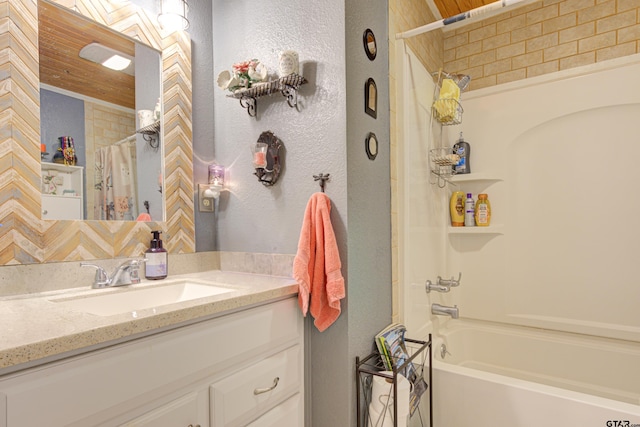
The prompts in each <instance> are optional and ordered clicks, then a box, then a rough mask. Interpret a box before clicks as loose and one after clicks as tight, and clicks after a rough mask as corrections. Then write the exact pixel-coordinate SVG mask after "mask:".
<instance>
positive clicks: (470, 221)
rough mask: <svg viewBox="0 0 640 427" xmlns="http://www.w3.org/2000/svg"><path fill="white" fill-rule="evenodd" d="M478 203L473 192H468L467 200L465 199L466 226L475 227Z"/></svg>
mask: <svg viewBox="0 0 640 427" xmlns="http://www.w3.org/2000/svg"><path fill="white" fill-rule="evenodd" d="M475 210H476V203H475V202H474V201H473V196H472V194H471V193H467V200H465V201H464V226H465V227H473V226H474V225H476V218H475V213H476V212H475Z"/></svg>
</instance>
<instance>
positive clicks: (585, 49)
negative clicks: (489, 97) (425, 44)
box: [444, 0, 640, 90]
mask: <svg viewBox="0 0 640 427" xmlns="http://www.w3.org/2000/svg"><path fill="white" fill-rule="evenodd" d="M639 52H640V0H543V1H539V2H535V3H533V4H529V5H527V6H523V7H520V8H515V9H513V10H511V11H508V12H505V13H502V14H500V15H497V16H494V17H491V18H489V19H486V20H483V21H480V22H476V23H473V24H470V25H466V26H464V27H461V28H460V29H457V30H455V31H447V32H445V33H444V61H445V66H444V68H445V70H447V71H449V72H461V73H465V74H470V75H471V76H472V80H471V86H470V89H471V90H473V89H479V88H482V87H487V86H495V85H498V84H501V83H507V82H511V81H515V80H521V79H526V78H529V77H535V76H538V75H541V74H548V73H553V72H556V71H561V70H565V69H568V68H574V67H579V66H582V65H587V64H593V63H595V62H600V61H606V60H608V59H613V58H617V57H621V56H627V55H633V54H636V53H639Z"/></svg>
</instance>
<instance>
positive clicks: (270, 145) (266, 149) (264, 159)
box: [252, 131, 282, 187]
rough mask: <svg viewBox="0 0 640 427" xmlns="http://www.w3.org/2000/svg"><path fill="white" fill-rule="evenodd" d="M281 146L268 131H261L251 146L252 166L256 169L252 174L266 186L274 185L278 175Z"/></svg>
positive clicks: (280, 165) (276, 138) (280, 164)
mask: <svg viewBox="0 0 640 427" xmlns="http://www.w3.org/2000/svg"><path fill="white" fill-rule="evenodd" d="M281 148H282V141H280V139H279V138H278V137H277V136H275V135H274V134H273V133H271V132H270V131H267V132H262V133H261V134H260V137H259V138H258V142H256V144H255V145H254V146H253V148H252V154H253V167H254V168H255V170H256V171H255V172H254V173H253V174H254V175H255V176H257V177H258V181H260V182H261V183H262V184H263V185H265V186H267V187H269V186H272V185H274V184H275V183H276V182H277V181H278V178H279V177H280V171H281V169H282V163H281V161H280V160H281V159H280V149H281Z"/></svg>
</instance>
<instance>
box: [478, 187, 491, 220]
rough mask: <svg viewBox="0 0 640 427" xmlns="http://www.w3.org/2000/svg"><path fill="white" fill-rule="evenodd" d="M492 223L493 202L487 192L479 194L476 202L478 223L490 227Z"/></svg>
mask: <svg viewBox="0 0 640 427" xmlns="http://www.w3.org/2000/svg"><path fill="white" fill-rule="evenodd" d="M489 224H491V203H489V197H488V196H487V195H486V194H478V203H476V225H478V226H480V227H488V226H489Z"/></svg>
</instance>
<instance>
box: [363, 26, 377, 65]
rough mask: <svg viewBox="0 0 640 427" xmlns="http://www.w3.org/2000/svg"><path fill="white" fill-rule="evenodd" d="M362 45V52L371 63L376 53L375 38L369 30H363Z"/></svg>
mask: <svg viewBox="0 0 640 427" xmlns="http://www.w3.org/2000/svg"><path fill="white" fill-rule="evenodd" d="M362 43H364V51H365V53H366V54H367V58H369V59H370V60H371V61H373V60H374V59H376V55H377V53H378V46H377V45H376V36H375V35H374V34H373V31H371V30H370V29H369V28H367V29H366V30H364V34H363V35H362Z"/></svg>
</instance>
